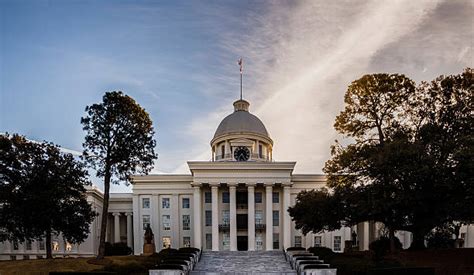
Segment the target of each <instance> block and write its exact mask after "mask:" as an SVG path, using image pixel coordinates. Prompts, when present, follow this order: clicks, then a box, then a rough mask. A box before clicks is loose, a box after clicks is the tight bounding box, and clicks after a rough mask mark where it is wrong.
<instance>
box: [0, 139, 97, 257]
mask: <svg viewBox="0 0 474 275" xmlns="http://www.w3.org/2000/svg"><path fill="white" fill-rule="evenodd" d="M0 152H1V153H0V155H1V157H0V158H1V161H0V171H1V179H2V181H1V185H0V191H1V192H0V193H1V194H3V196H2V197H1V202H0V204H1V205H2V207H1V208H0V221H1V224H2V229H3V231H4V234H3V235H2V239H8V240H11V241H21V242H24V241H32V240H42V239H43V238H46V257H47V258H52V252H51V250H52V249H51V237H52V235H53V234H62V236H63V238H64V239H65V240H66V241H68V242H70V243H80V242H82V241H84V240H85V239H86V238H87V236H88V234H89V232H90V230H89V225H90V223H91V222H92V221H93V219H94V217H95V212H93V211H92V208H91V206H90V204H89V203H88V202H87V199H86V195H85V192H86V189H85V187H84V186H85V185H88V184H90V182H89V181H88V179H87V176H88V174H87V171H86V170H85V169H84V165H83V164H82V163H80V162H78V161H76V160H75V159H74V157H73V156H72V155H71V154H64V153H62V152H61V151H60V149H59V147H58V146H55V145H53V144H50V143H33V142H30V141H28V140H26V139H25V138H24V137H21V136H19V135H13V136H11V137H10V136H9V135H2V136H0Z"/></svg>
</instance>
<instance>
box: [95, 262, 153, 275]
mask: <svg viewBox="0 0 474 275" xmlns="http://www.w3.org/2000/svg"><path fill="white" fill-rule="evenodd" d="M152 267H153V265H151V264H150V265H147V264H139V263H128V264H125V265H106V266H105V267H104V270H106V271H112V272H114V273H113V274H117V275H131V274H148V270H149V269H150V268H152Z"/></svg>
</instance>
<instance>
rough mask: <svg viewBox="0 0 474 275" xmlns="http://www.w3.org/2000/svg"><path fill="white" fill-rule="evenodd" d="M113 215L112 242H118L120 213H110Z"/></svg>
mask: <svg viewBox="0 0 474 275" xmlns="http://www.w3.org/2000/svg"><path fill="white" fill-rule="evenodd" d="M112 215H113V216H114V242H115V243H119V242H120V213H117V212H115V213H112Z"/></svg>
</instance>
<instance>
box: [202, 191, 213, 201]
mask: <svg viewBox="0 0 474 275" xmlns="http://www.w3.org/2000/svg"><path fill="white" fill-rule="evenodd" d="M204 202H205V203H212V197H211V192H204Z"/></svg>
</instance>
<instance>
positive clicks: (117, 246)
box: [105, 243, 132, 256]
mask: <svg viewBox="0 0 474 275" xmlns="http://www.w3.org/2000/svg"><path fill="white" fill-rule="evenodd" d="M130 254H132V249H131V248H130V247H128V246H127V244H125V243H113V244H111V243H105V256H127V255H130Z"/></svg>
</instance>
